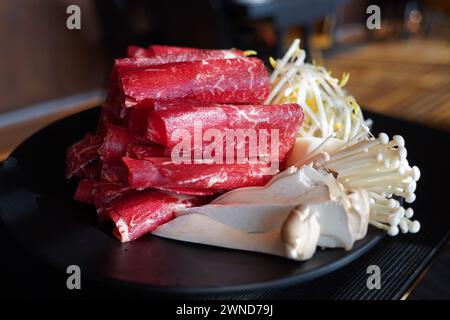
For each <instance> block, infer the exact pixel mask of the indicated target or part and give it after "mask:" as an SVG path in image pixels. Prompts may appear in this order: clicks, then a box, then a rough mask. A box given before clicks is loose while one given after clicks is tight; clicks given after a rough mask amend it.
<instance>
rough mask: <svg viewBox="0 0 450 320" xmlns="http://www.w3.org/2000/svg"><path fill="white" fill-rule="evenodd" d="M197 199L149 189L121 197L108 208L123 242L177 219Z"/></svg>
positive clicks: (118, 235)
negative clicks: (176, 215)
mask: <svg viewBox="0 0 450 320" xmlns="http://www.w3.org/2000/svg"><path fill="white" fill-rule="evenodd" d="M196 202H198V200H197V199H196V198H194V197H189V196H181V195H174V194H168V193H165V192H160V191H154V190H146V191H141V192H135V193H132V194H128V195H125V196H122V197H120V198H117V199H115V200H113V201H111V203H110V204H109V205H108V206H107V207H105V208H104V214H105V215H108V216H109V217H110V218H111V219H112V220H113V222H114V223H115V225H116V229H115V230H114V235H115V236H116V237H117V238H118V239H119V240H120V241H122V242H127V241H132V240H134V239H137V238H139V237H140V236H142V235H144V234H146V233H149V232H151V231H153V230H154V229H156V228H157V227H158V226H160V225H161V224H163V223H166V222H168V221H170V220H172V219H173V218H174V217H175V211H176V210H180V209H183V208H187V207H190V206H192V205H194V204H195V203H196Z"/></svg>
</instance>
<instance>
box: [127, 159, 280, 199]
mask: <svg viewBox="0 0 450 320" xmlns="http://www.w3.org/2000/svg"><path fill="white" fill-rule="evenodd" d="M123 161H124V163H125V165H126V166H127V168H128V183H129V185H130V186H132V187H133V188H136V189H138V190H143V189H147V188H163V189H164V188H167V189H170V188H194V189H209V190H211V191H213V192H219V190H220V191H223V190H231V189H236V188H241V187H249V186H261V185H264V184H265V183H266V182H267V181H269V180H270V178H271V176H272V175H273V174H275V173H272V174H270V169H269V167H268V165H265V164H262V163H256V164H251V163H247V164H206V163H204V164H175V163H173V162H172V161H170V159H168V158H146V159H145V160H135V159H130V158H123Z"/></svg>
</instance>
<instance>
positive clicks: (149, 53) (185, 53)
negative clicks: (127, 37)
mask: <svg viewBox="0 0 450 320" xmlns="http://www.w3.org/2000/svg"><path fill="white" fill-rule="evenodd" d="M127 56H128V57H134V58H136V57H140V58H142V57H147V58H160V59H162V60H163V61H166V62H163V63H168V62H179V61H194V60H212V59H232V58H236V57H243V56H244V53H243V52H242V51H241V50H236V49H229V50H217V49H214V50H210V49H197V48H184V47H174V46H162V45H153V46H150V47H149V48H148V49H144V48H140V47H135V46H129V47H128V50H127ZM175 59H176V60H175Z"/></svg>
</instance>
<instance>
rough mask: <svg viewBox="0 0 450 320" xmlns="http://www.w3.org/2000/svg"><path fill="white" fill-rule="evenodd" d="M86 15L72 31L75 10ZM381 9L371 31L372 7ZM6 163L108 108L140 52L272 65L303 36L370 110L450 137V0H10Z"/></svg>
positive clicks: (1, 118) (1, 86)
mask: <svg viewBox="0 0 450 320" xmlns="http://www.w3.org/2000/svg"><path fill="white" fill-rule="evenodd" d="M71 4H76V5H78V6H79V7H80V9H81V30H68V29H67V28H66V19H67V18H68V16H69V15H68V14H67V13H66V9H67V7H68V6H69V5H71ZM372 4H376V5H378V6H379V7H380V8H381V29H379V30H369V29H368V28H367V27H366V20H367V18H368V17H369V14H367V13H366V9H367V7H368V6H369V5H372ZM0 37H1V39H2V42H1V44H0V46H1V50H0V158H5V157H6V155H7V154H8V153H9V152H10V151H11V150H12V148H14V147H15V146H16V145H17V144H18V143H19V142H20V141H22V140H23V139H25V138H26V137H27V136H29V135H30V134H32V132H34V131H36V130H38V129H39V128H41V127H42V126H44V125H46V124H48V123H49V122H52V121H54V120H56V119H59V118H62V117H64V116H67V115H69V114H71V113H75V112H78V111H80V110H83V109H86V108H90V107H93V106H96V105H99V104H100V103H101V102H102V99H103V95H104V88H105V85H106V82H107V79H108V73H109V70H110V68H111V65H112V62H113V59H114V58H116V57H122V56H124V55H125V52H126V47H127V45H129V44H134V45H140V46H148V45H150V44H156V43H157V44H170V45H179V46H189V47H202V48H231V47H236V48H240V49H254V50H256V51H257V52H258V54H259V56H260V57H261V58H262V59H264V61H265V62H267V61H268V57H269V56H273V57H280V56H281V55H282V54H283V51H284V49H285V48H286V47H287V46H288V45H289V44H290V42H291V41H292V40H293V39H294V38H296V37H300V38H301V39H302V45H303V47H304V48H305V49H306V50H307V52H308V58H309V60H310V61H312V60H314V61H315V62H317V63H321V64H324V65H325V66H326V67H327V68H329V69H330V70H331V71H332V72H333V74H334V75H335V76H336V77H340V75H341V74H342V73H343V72H349V73H350V81H349V84H348V85H347V89H348V91H349V92H350V93H352V94H353V95H354V96H355V97H356V99H357V101H358V102H359V103H360V104H361V105H363V106H364V107H365V108H366V110H371V111H374V112H379V113H383V114H386V115H389V116H392V117H396V118H401V119H405V120H408V121H413V122H420V123H423V124H424V125H426V126H430V127H434V128H438V129H441V130H446V131H449V130H450V76H449V75H450V41H449V40H450V1H438V0H422V1H419V0H416V1H408V0H398V1H387V0H386V1H364V0H196V1H183V0H166V1H162V0H161V1H152V0H110V1H104V0H67V1H66V0H58V1H55V0H21V1H17V0H2V1H1V3H0Z"/></svg>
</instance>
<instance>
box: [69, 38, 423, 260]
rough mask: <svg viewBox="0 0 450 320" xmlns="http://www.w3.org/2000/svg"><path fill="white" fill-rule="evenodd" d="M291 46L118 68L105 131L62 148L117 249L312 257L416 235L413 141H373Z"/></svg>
mask: <svg viewBox="0 0 450 320" xmlns="http://www.w3.org/2000/svg"><path fill="white" fill-rule="evenodd" d="M299 43H300V41H299V40H295V41H294V42H293V44H292V45H291V47H290V48H289V49H288V51H287V53H286V54H285V55H284V56H283V58H282V59H280V60H274V59H272V58H271V59H270V64H271V65H272V67H273V68H274V70H273V72H272V74H271V75H270V77H269V75H268V73H267V71H266V69H265V67H264V64H263V63H262V61H261V60H259V59H257V58H249V57H248V56H249V55H253V54H255V52H252V51H241V50H236V49H231V50H207V49H195V48H183V47H172V46H160V45H153V46H150V47H148V48H139V47H132V46H131V47H129V48H128V58H123V59H117V60H116V61H115V64H114V67H113V70H112V72H111V77H110V83H109V86H108V94H107V98H106V101H105V103H104V104H103V106H102V108H101V113H100V120H99V124H98V128H97V131H96V132H95V133H88V134H86V135H85V136H84V138H83V139H82V140H81V141H79V142H76V143H75V144H73V145H72V146H70V147H69V148H68V149H67V168H66V177H67V178H71V177H73V176H76V177H79V178H81V180H80V181H79V183H78V188H77V190H76V192H75V197H74V198H75V199H76V200H77V201H80V202H83V203H86V204H89V205H93V206H95V208H96V209H97V213H98V216H99V219H100V220H102V221H104V220H110V221H112V222H113V223H114V225H115V228H114V231H113V234H114V235H115V236H116V237H117V238H118V239H119V240H120V241H122V242H127V241H132V240H135V239H137V238H139V237H141V236H143V235H145V234H147V233H153V234H154V235H157V236H159V237H164V238H170V239H175V240H181V241H187V242H194V243H200V244H206V245H213V246H219V247H225V248H231V249H239V250H246V251H254V252H261V253H267V254H273V255H278V256H282V257H286V258H289V259H293V260H307V259H310V258H311V257H312V256H313V255H314V253H315V252H316V249H317V248H318V247H321V248H344V249H345V250H350V249H351V248H352V247H353V246H354V243H355V242H356V241H358V240H360V239H362V238H364V237H365V236H366V233H367V229H368V227H369V225H372V226H374V227H377V228H380V229H383V230H386V232H387V233H388V234H389V235H392V236H394V235H397V234H398V233H399V232H402V233H406V232H411V233H415V232H418V231H419V229H420V224H419V222H418V221H415V220H412V217H413V210H412V209H411V208H408V209H406V208H404V207H403V206H402V204H401V201H400V199H404V200H405V202H406V203H411V202H413V201H414V200H415V194H414V191H415V189H416V186H417V181H418V179H419V177H420V171H419V169H418V168H417V167H415V166H410V165H409V163H408V160H407V152H406V148H405V141H404V139H403V138H402V137H401V136H393V138H392V139H389V137H388V136H387V135H386V134H384V133H381V134H380V135H379V136H378V137H377V138H375V137H374V136H373V135H372V134H371V133H370V129H369V126H370V121H369V120H365V119H364V117H363V114H362V112H361V109H360V107H359V105H358V104H357V102H356V100H355V99H354V98H353V97H352V96H351V95H349V94H348V93H347V92H346V91H345V89H344V88H343V87H344V85H345V83H346V82H347V81H348V75H347V74H345V75H344V76H343V78H342V79H341V80H340V81H339V80H338V79H335V78H333V77H332V76H331V74H330V73H329V72H327V71H326V69H325V68H323V67H321V66H317V65H315V64H309V63H306V62H305V52H304V51H303V50H301V49H300V47H299Z"/></svg>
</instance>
